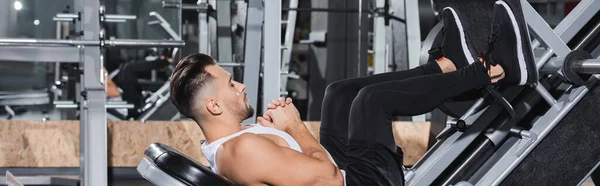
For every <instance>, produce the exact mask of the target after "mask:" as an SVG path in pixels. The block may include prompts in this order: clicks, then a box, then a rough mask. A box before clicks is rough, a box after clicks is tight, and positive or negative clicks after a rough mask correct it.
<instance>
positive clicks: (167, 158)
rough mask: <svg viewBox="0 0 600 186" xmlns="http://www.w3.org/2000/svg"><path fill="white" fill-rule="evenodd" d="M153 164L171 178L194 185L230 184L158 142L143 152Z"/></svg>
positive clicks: (215, 185) (227, 185) (217, 185)
mask: <svg viewBox="0 0 600 186" xmlns="http://www.w3.org/2000/svg"><path fill="white" fill-rule="evenodd" d="M144 154H146V156H148V157H149V158H150V159H152V161H154V164H156V166H158V168H160V169H161V170H162V171H164V172H165V173H167V174H169V175H171V176H172V177H173V178H175V179H177V180H179V181H181V182H183V183H186V184H188V185H195V186H204V185H211V186H231V184H230V183H228V182H227V181H226V180H224V179H223V178H221V177H220V176H219V175H217V174H215V173H213V172H212V171H211V170H210V169H209V168H207V167H205V166H203V165H201V164H200V163H198V162H196V161H194V160H192V159H191V158H189V157H187V156H185V155H183V154H181V153H180V152H178V151H177V150H175V149H172V148H171V147H169V146H167V145H163V144H160V143H153V144H151V145H150V147H148V148H147V149H146V151H145V152H144Z"/></svg>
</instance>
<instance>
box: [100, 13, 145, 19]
mask: <svg viewBox="0 0 600 186" xmlns="http://www.w3.org/2000/svg"><path fill="white" fill-rule="evenodd" d="M104 18H106V19H122V20H135V19H137V16H136V15H119V14H106V15H104Z"/></svg>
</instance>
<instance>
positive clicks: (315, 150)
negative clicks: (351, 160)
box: [286, 122, 335, 166]
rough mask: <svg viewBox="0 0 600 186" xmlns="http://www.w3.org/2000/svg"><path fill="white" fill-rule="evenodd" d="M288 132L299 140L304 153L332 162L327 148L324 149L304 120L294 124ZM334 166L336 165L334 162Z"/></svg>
mask: <svg viewBox="0 0 600 186" xmlns="http://www.w3.org/2000/svg"><path fill="white" fill-rule="evenodd" d="M286 132H287V133H288V134H290V136H292V137H293V138H294V139H295V140H296V142H298V145H300V148H302V154H304V155H307V156H309V157H312V158H315V159H317V160H319V161H324V162H329V163H331V162H332V160H331V159H329V156H328V154H327V152H326V151H325V149H323V147H322V146H321V144H320V143H319V142H318V141H317V140H316V139H315V138H314V137H313V136H312V134H311V133H310V131H309V130H308V128H306V125H304V123H303V122H298V123H296V124H292V125H291V127H290V128H289V129H288V130H287V131H286ZM332 166H335V165H333V164H332Z"/></svg>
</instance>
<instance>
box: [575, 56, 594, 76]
mask: <svg viewBox="0 0 600 186" xmlns="http://www.w3.org/2000/svg"><path fill="white" fill-rule="evenodd" d="M573 70H574V71H575V72H577V73H582V74H598V73H600V60H598V59H585V60H579V61H576V62H575V63H573Z"/></svg>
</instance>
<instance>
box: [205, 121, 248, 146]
mask: <svg viewBox="0 0 600 186" xmlns="http://www.w3.org/2000/svg"><path fill="white" fill-rule="evenodd" d="M200 128H201V129H202V132H203V133H204V137H205V138H206V143H209V144H210V143H212V142H214V141H216V140H219V139H221V138H224V137H227V136H230V135H232V134H235V133H237V132H239V131H242V125H241V123H240V122H232V121H227V122H226V121H205V122H202V124H201V125H200Z"/></svg>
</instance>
